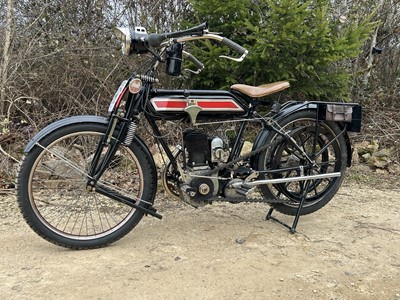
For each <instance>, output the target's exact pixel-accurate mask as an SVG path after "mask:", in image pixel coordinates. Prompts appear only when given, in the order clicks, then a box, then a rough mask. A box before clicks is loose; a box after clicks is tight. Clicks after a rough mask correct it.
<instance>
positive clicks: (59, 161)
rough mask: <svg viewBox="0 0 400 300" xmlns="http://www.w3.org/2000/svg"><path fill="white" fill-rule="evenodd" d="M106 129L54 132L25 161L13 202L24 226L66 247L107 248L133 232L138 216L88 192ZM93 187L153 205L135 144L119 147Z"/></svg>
mask: <svg viewBox="0 0 400 300" xmlns="http://www.w3.org/2000/svg"><path fill="white" fill-rule="evenodd" d="M105 131H106V125H103V124H96V123H94V124H93V123H90V124H89V123H84V124H82V123H80V124H72V125H68V126H66V127H62V128H59V129H56V130H55V131H53V132H52V133H50V134H49V135H47V136H46V137H45V138H43V139H42V140H40V141H39V143H38V144H36V146H35V147H34V148H33V149H32V150H31V151H30V152H29V153H28V154H27V155H26V156H25V158H24V160H23V162H22V164H21V167H20V171H19V174H18V179H17V183H18V184H17V196H18V197H17V199H18V204H19V207H20V210H21V212H22V214H23V216H24V218H25V220H26V221H27V223H28V224H29V225H30V227H31V228H32V229H33V230H34V231H35V232H36V233H37V234H39V235H40V236H41V237H43V238H45V239H46V240H48V241H50V242H52V243H54V244H57V245H60V246H64V247H67V248H73V249H88V248H98V247H102V246H105V245H107V244H110V243H112V242H114V241H116V240H118V239H120V238H121V237H123V236H124V235H125V234H127V233H128V232H129V231H130V230H132V229H133V227H135V226H136V225H137V224H138V222H139V221H140V220H141V218H142V217H143V212H142V211H139V210H136V209H134V208H132V207H130V206H127V205H125V204H122V203H120V202H117V201H115V200H112V199H110V198H108V197H106V196H103V195H101V194H98V193H96V192H94V191H92V190H91V189H90V188H88V184H87V183H88V180H89V178H88V171H89V167H90V163H91V161H92V158H93V156H94V153H95V151H96V148H97V145H98V143H99V141H100V140H101V139H102V137H103V136H104V132H105ZM106 150H107V148H106V147H105V148H104V149H103V154H104V153H105V152H106ZM99 183H101V184H102V185H103V186H106V187H107V188H108V189H110V190H113V191H115V192H117V193H119V194H121V195H123V196H126V197H129V198H133V199H137V201H136V204H138V205H140V206H144V207H146V206H148V205H149V204H151V203H152V202H153V201H154V195H155V190H156V170H155V168H154V163H153V162H152V158H151V156H149V154H147V152H146V151H145V149H144V148H143V146H142V145H141V143H139V142H138V141H137V140H136V139H134V141H133V142H132V144H131V145H130V146H129V147H127V146H123V145H121V146H120V147H119V149H118V151H117V153H116V154H115V156H114V157H113V159H112V161H111V163H110V164H109V166H108V168H107V169H106V170H105V172H104V174H103V175H102V176H101V178H100V180H99Z"/></svg>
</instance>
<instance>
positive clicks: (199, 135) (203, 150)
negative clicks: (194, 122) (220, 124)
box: [183, 129, 210, 167]
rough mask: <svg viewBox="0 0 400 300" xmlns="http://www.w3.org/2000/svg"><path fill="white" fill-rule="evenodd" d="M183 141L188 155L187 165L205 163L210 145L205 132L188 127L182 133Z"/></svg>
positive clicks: (195, 165) (201, 164)
mask: <svg viewBox="0 0 400 300" xmlns="http://www.w3.org/2000/svg"><path fill="white" fill-rule="evenodd" d="M183 142H184V147H185V148H186V150H187V152H188V155H189V158H188V166H189V167H197V166H204V165H207V160H208V159H209V157H210V154H209V153H210V150H209V148H210V147H209V143H208V136H207V134H206V133H204V132H203V131H199V130H196V129H188V130H186V131H184V133H183Z"/></svg>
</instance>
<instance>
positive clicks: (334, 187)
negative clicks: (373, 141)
mask: <svg viewBox="0 0 400 300" xmlns="http://www.w3.org/2000/svg"><path fill="white" fill-rule="evenodd" d="M316 122H317V120H316V112H315V111H299V112H296V113H293V114H292V115H290V116H288V117H287V118H285V119H283V120H281V121H280V122H279V125H280V126H281V127H282V129H283V130H284V131H285V132H288V133H289V135H291V136H292V137H293V139H295V140H296V142H297V144H298V145H300V147H301V148H302V149H303V150H304V151H305V152H306V153H307V155H308V156H309V157H310V158H312V159H313V160H314V161H315V165H314V166H312V165H311V164H310V163H308V162H307V161H306V159H304V155H302V154H301V153H300V151H298V150H296V149H294V147H293V146H292V145H291V143H289V142H288V141H286V140H284V139H283V138H282V137H281V136H280V135H278V134H277V133H275V132H272V131H271V133H270V134H268V135H267V136H266V138H265V141H264V142H263V143H262V144H263V145H266V144H271V143H277V144H275V145H273V146H272V147H271V148H268V150H267V151H265V152H263V153H262V154H261V155H260V157H259V161H258V169H259V170H260V171H268V170H271V169H284V168H286V169H292V170H291V171H282V172H280V173H274V174H267V173H262V174H263V175H262V176H263V178H262V179H274V178H284V177H298V176H300V170H299V169H300V168H297V167H298V166H304V175H316V174H324V173H333V172H340V173H341V176H340V177H334V178H325V179H318V180H311V181H310V184H309V187H308V190H307V193H306V198H305V202H304V206H303V209H302V211H301V215H306V214H310V213H313V212H315V211H317V210H319V209H320V208H322V207H323V206H324V205H326V204H327V203H328V202H329V201H330V200H331V199H332V198H333V197H334V196H335V194H336V193H337V191H338V189H339V187H340V186H341V184H342V182H343V179H344V175H345V171H346V167H347V146H346V141H345V138H344V136H343V134H342V135H340V136H339V134H340V133H341V131H342V130H341V129H340V128H339V126H338V125H337V124H336V123H331V122H323V123H320V124H319V126H318V134H316V131H315V124H316ZM335 138H336V140H335ZM324 147H326V148H325V150H323V149H324ZM321 150H322V151H321ZM294 168H297V170H293V169H294ZM303 183H305V181H303V182H300V181H295V182H291V183H279V184H269V185H263V186H260V191H261V193H262V194H263V196H264V197H265V199H271V203H270V205H271V206H272V207H273V208H275V209H276V210H278V211H279V212H281V213H283V214H287V215H296V213H297V209H298V207H299V202H300V199H301V196H302V194H301V191H302V186H301V185H302V184H303ZM273 202H281V203H273Z"/></svg>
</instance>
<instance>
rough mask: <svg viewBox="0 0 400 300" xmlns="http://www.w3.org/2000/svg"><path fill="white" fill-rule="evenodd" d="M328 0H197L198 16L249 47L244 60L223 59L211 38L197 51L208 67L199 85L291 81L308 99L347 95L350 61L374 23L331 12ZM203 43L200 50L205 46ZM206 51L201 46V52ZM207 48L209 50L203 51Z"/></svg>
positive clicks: (197, 80) (220, 50)
mask: <svg viewBox="0 0 400 300" xmlns="http://www.w3.org/2000/svg"><path fill="white" fill-rule="evenodd" d="M330 3H331V2H330V1H329V0H302V1H299V0H234V1H224V0H193V1H192V4H193V7H194V11H195V18H197V19H198V20H208V21H209V24H210V29H211V31H217V32H222V33H223V35H224V36H227V37H229V38H230V39H232V40H233V41H235V42H237V43H239V44H241V45H243V46H244V47H246V48H247V49H248V50H249V51H250V54H249V56H248V58H246V60H245V61H243V62H242V63H241V64H238V63H235V62H232V61H225V60H221V59H218V55H220V54H222V53H223V52H224V53H226V52H227V51H228V49H227V48H223V49H221V48H220V47H219V46H218V47H217V46H216V45H215V44H214V43H211V42H206V43H204V44H203V45H202V46H201V47H199V49H196V50H195V52H196V53H195V55H197V56H198V57H199V58H200V59H202V60H203V61H204V63H205V64H206V68H207V69H206V71H205V72H204V73H203V74H202V76H200V77H198V78H196V79H195V84H196V85H197V87H207V88H222V87H224V88H226V87H227V86H229V85H230V84H232V83H235V82H242V83H246V84H251V85H258V84H263V83H268V82H273V81H278V80H288V81H290V82H291V85H292V89H291V91H292V92H295V93H297V94H298V95H299V96H300V95H302V96H305V97H307V98H310V97H312V98H320V99H330V100H346V99H347V97H348V83H349V79H350V76H351V75H350V74H349V70H348V69H347V67H348V66H349V64H348V63H347V62H348V60H349V59H351V58H354V57H357V56H358V55H359V54H360V51H361V48H362V45H363V43H364V41H365V40H366V39H367V38H368V37H369V34H370V32H371V31H372V30H373V28H374V26H375V24H374V23H373V22H371V21H370V19H369V18H366V19H365V20H359V19H357V21H353V20H352V16H336V15H334V14H332V11H331V7H330ZM200 48H201V49H200ZM200 50H201V51H200ZM204 50H206V51H204Z"/></svg>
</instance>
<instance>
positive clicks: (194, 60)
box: [182, 51, 204, 75]
mask: <svg viewBox="0 0 400 300" xmlns="http://www.w3.org/2000/svg"><path fill="white" fill-rule="evenodd" d="M182 54H184V55H185V56H186V57H187V58H188V59H189V60H190V61H191V62H193V63H194V64H195V65H196V66H197V67H198V69H197V71H194V70H191V69H185V71H188V72H190V73H193V74H196V75H197V74H199V73H200V72H201V71H202V70H203V69H204V64H203V63H202V62H201V61H199V60H198V59H197V58H196V57H194V56H193V55H192V54H191V53H189V52H186V51H182Z"/></svg>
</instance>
